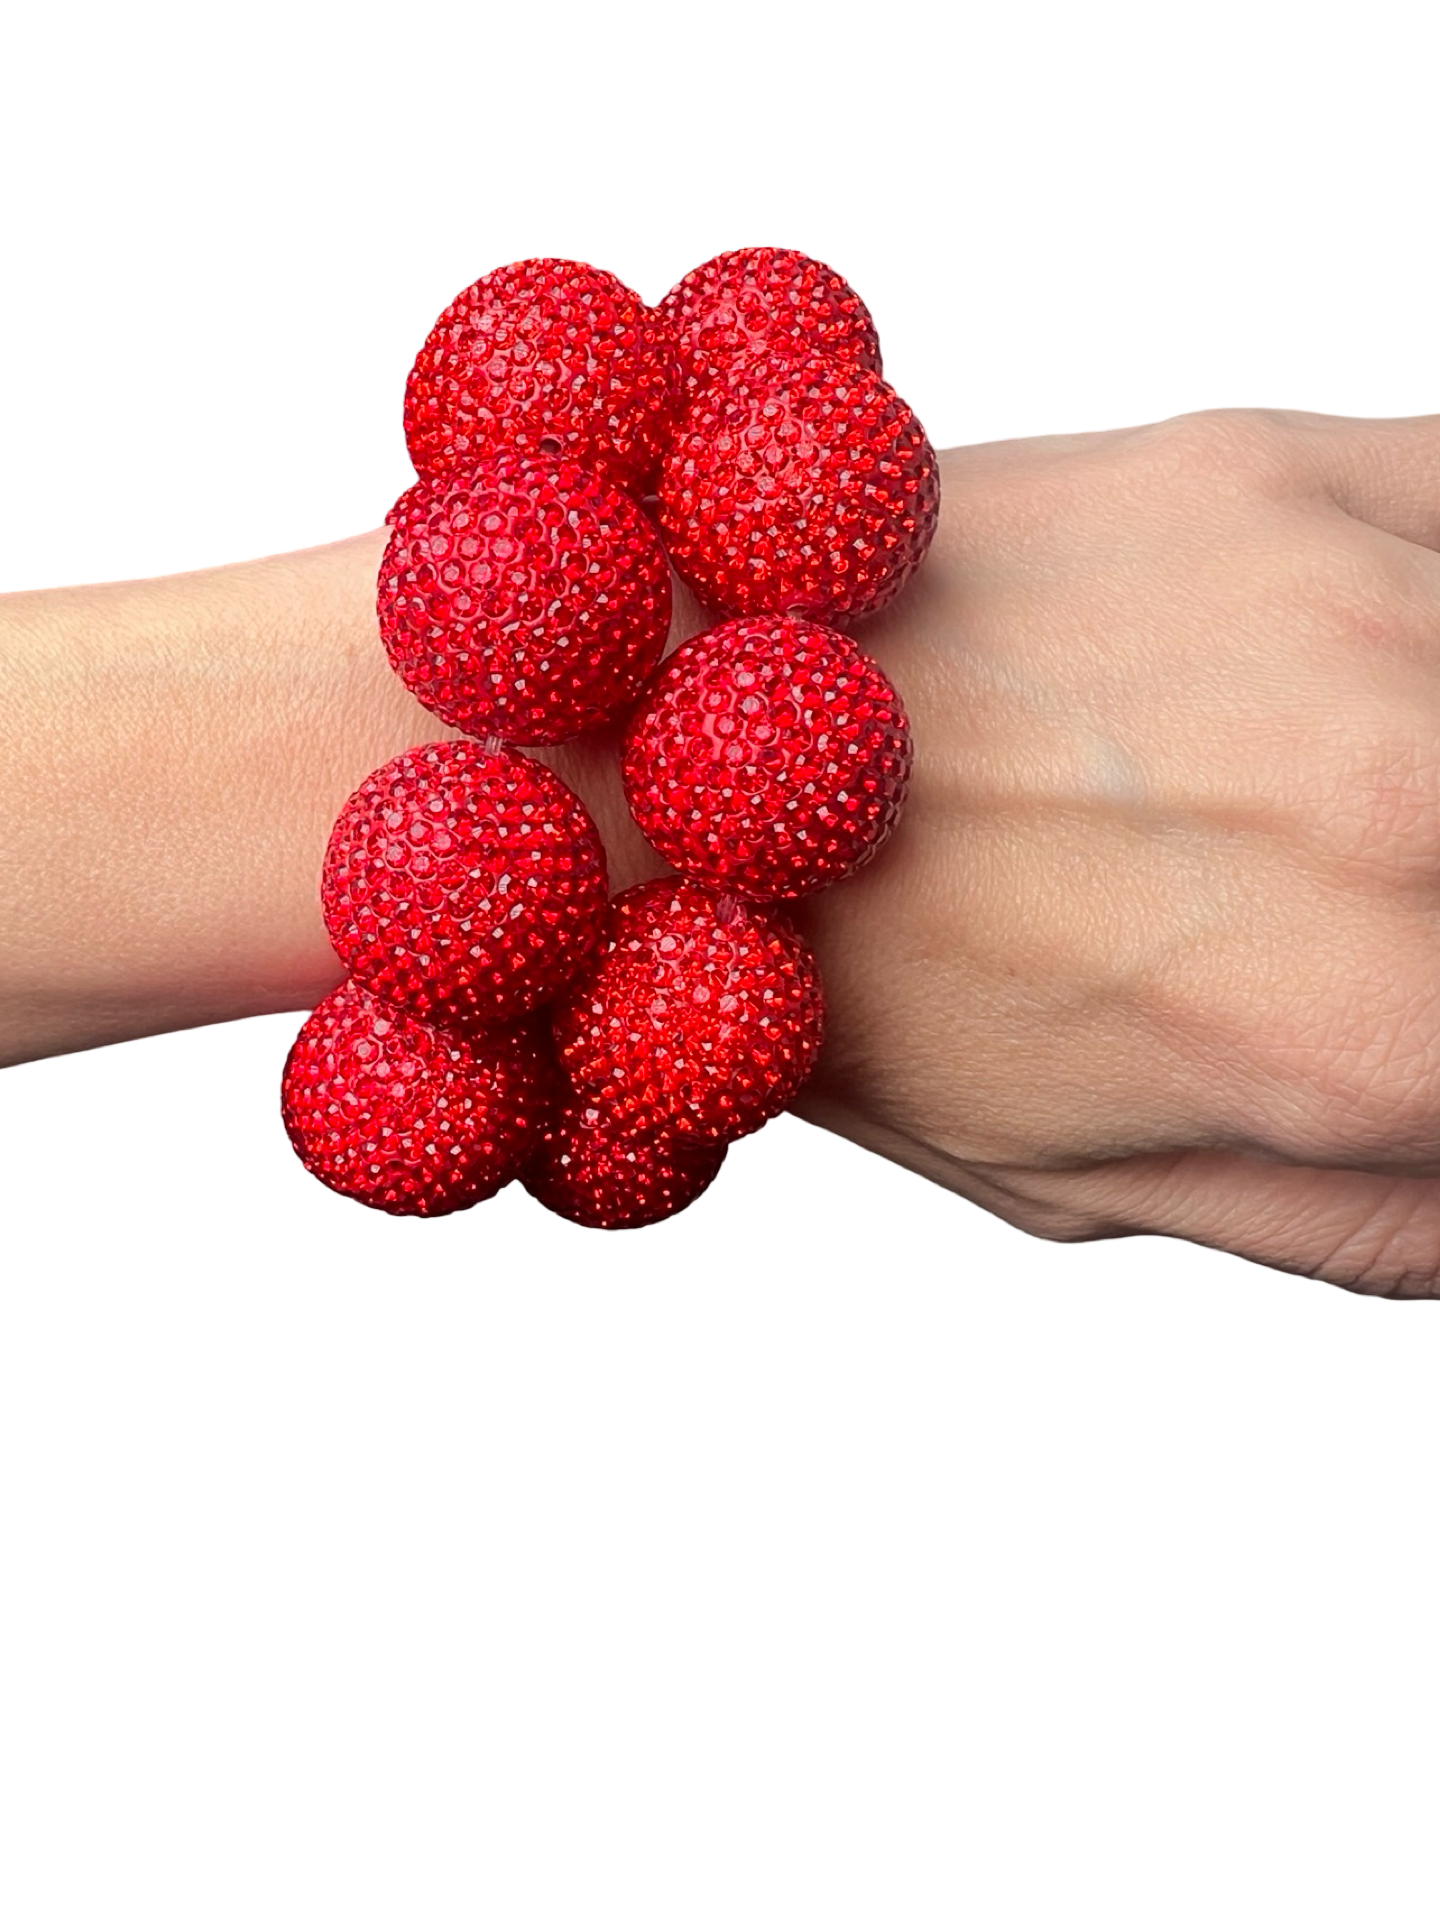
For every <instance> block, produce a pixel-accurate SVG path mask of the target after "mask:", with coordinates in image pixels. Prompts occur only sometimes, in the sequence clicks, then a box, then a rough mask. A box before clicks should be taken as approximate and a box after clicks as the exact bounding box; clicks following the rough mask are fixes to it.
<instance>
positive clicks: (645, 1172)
mask: <svg viewBox="0 0 1440 1920" xmlns="http://www.w3.org/2000/svg"><path fill="white" fill-rule="evenodd" d="M725 1153H726V1147H725V1143H724V1142H723V1141H710V1140H688V1139H686V1138H685V1137H684V1136H683V1135H677V1134H672V1133H667V1132H663V1131H654V1130H646V1129H645V1128H642V1127H635V1126H631V1125H624V1124H616V1123H615V1122H614V1121H613V1120H609V1119H607V1117H606V1115H605V1113H604V1112H603V1111H602V1109H601V1108H599V1107H597V1106H593V1105H589V1104H587V1103H586V1102H584V1101H574V1100H572V1101H569V1102H567V1103H566V1104H565V1105H564V1106H563V1107H562V1108H560V1109H559V1110H558V1111H557V1112H556V1114H555V1116H554V1118H553V1119H552V1120H551V1122H550V1124H549V1126H548V1127H547V1128H546V1129H545V1137H544V1141H543V1143H542V1145H541V1147H540V1149H539V1151H538V1152H537V1154H536V1156H535V1158H534V1159H533V1160H532V1161H530V1162H529V1164H528V1165H527V1166H526V1167H525V1169H524V1170H523V1172H522V1173H521V1176H520V1178H521V1182H522V1184H523V1185H524V1186H525V1187H526V1188H527V1190H528V1191H529V1192H530V1193H532V1194H533V1195H534V1197H535V1198H536V1199H537V1200H538V1201H540V1203H541V1205H542V1206H545V1207H548V1208H549V1209H550V1211H551V1212H552V1213H558V1214H560V1215H562V1216H563V1217H564V1218H565V1219H566V1220H573V1221H574V1222H575V1224H576V1225H577V1226H582V1227H609V1228H619V1227H646V1226H652V1225H653V1224H654V1223H655V1222H656V1221H657V1220H664V1219H667V1218H668V1217H669V1216H670V1215H671V1214H672V1213H679V1212H680V1211H681V1209H682V1208H684V1207H688V1206H689V1205H690V1202H691V1201H692V1200H696V1199H698V1198H699V1196H700V1195H701V1194H702V1193H703V1192H704V1191H705V1189H706V1188H707V1187H708V1186H709V1185H710V1183H711V1181H712V1180H714V1178H715V1176H716V1174H717V1173H719V1171H720V1166H721V1162H722V1161H723V1160H724V1158H725Z"/></svg>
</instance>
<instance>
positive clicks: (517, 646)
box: [376, 449, 670, 745]
mask: <svg viewBox="0 0 1440 1920" xmlns="http://www.w3.org/2000/svg"><path fill="white" fill-rule="evenodd" d="M393 515H394V518H393V520H392V523H391V530H390V538H389V541H388V543H387V545H386V548H385V557H384V559H383V561H382V562H381V566H380V581H379V589H378V593H377V596H376V607H377V611H378V614H379V620H380V637H381V639H382V640H383V641H384V643H385V652H386V654H387V656H388V658H389V661H390V664H391V666H392V667H394V669H395V671H396V672H397V673H398V674H399V676H400V678H401V679H402V680H403V681H404V683H405V685H406V686H407V687H408V688H409V689H410V691H411V693H413V694H414V695H415V698H416V699H417V700H418V701H419V702H420V703H421V705H422V706H424V707H428V708H429V710H430V712H431V713H433V714H436V715H438V717H439V718H440V719H441V720H443V721H445V723H446V724H447V725H448V726H452V727H458V728H459V729H460V731H461V732H462V733H470V734H475V735H477V736H481V737H484V736H488V735H494V736H497V737H499V738H501V739H505V740H513V741H519V742H521V743H522V744H525V745H537V744H541V743H544V742H549V741H556V740H567V739H569V738H570V737H571V736H572V735H574V734H577V733H583V732H586V731H588V730H589V729H590V728H592V727H597V726H603V725H605V724H607V723H608V722H610V721H612V720H614V719H616V718H617V717H618V716H619V715H621V714H622V713H624V712H625V711H626V710H627V709H628V708H629V707H630V706H632V705H633V703H634V700H635V696H636V695H637V694H638V692H639V691H640V688H641V687H642V686H643V685H644V683H645V680H646V677H647V676H648V675H649V673H650V671H651V669H652V668H653V667H654V665H655V662H656V661H657V660H658V659H659V658H660V654H661V652H662V650H663V648H664V645H665V636H666V634H667V633H668V632H669V629H670V568H669V565H668V563H667V561H666V558H665V549H664V547H663V546H662V545H661V543H660V536H659V534H658V533H657V532H656V530H655V527H654V526H653V524H652V523H651V522H650V521H649V520H648V519H647V518H646V516H645V515H644V514H643V513H642V512H641V511H640V509H639V507H638V506H636V504H635V502H634V501H633V500H632V499H630V497H629V496H628V495H627V494H624V493H622V492H621V491H620V490H619V488H618V487H614V486H612V485H610V484H609V482H608V481H603V480H599V479H597V478H596V477H595V476H594V475H592V474H591V473H590V472H589V471H588V470H587V469H586V468H584V467H578V466H576V465H575V463H574V462H573V461H561V462H550V461H540V460H536V459H534V458H532V457H531V456H529V455H526V454H520V453H516V452H515V451H514V450H513V449H512V450H507V451H505V452H502V453H498V454H496V455H495V456H494V458H493V459H489V460H484V461H482V462H480V463H479V464H477V465H476V466H473V467H469V468H467V469H466V470H465V471H464V472H463V473H461V474H457V475H455V476H454V477H452V478H451V479H450V480H449V481H448V482H440V483H437V484H436V485H435V486H433V487H425V486H420V485H418V483H417V486H416V487H412V488H410V489H409V490H408V491H407V492H405V493H404V494H402V495H401V497H400V499H399V500H398V501H397V502H396V504H395V507H394V509H393Z"/></svg>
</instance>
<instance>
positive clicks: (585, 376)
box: [405, 259, 680, 490]
mask: <svg viewBox="0 0 1440 1920" xmlns="http://www.w3.org/2000/svg"><path fill="white" fill-rule="evenodd" d="M679 403H680V377H679V365H678V360H677V357H676V353H675V343H674V336H673V335H672V333H671V331H670V328H669V325H668V323H667V322H666V321H665V320H663V319H662V318H661V317H660V316H659V315H658V314H657V313H656V312H655V311H654V309H653V308H651V307H647V306H646V304H645V302H644V301H643V300H642V299H641V298H640V296H639V295H638V294H637V293H633V292H632V291H631V290H630V288H629V287H627V286H626V285H625V284H624V282H623V281H621V280H617V279H616V277H615V275H614V274H613V273H605V272H603V271H602V270H601V269H600V268H598V267H592V266H587V265H586V264H585V263H584V262H583V261H580V260H553V259H536V260H516V261H513V262H512V263H511V264H510V265H508V266H504V267H497V268H496V269H495V270H494V272H493V273H487V274H485V275H483V276H482V277H481V278H480V279H479V280H477V281H476V282H475V283H474V285H473V286H469V287H466V288H465V290H464V291H463V292H462V293H459V294H457V295H456V297H455V298H454V299H453V300H452V301H451V303H450V305H449V306H448V307H447V308H446V309H445V311H444V312H443V313H442V314H441V315H440V318H439V319H438V320H437V321H436V322H435V325H434V326H433V327H432V328H431V330H430V333H429V336H428V337H427V339H426V341H425V344H424V345H423V346H422V347H421V349H420V352H419V354H418V355H417V356H416V359H415V364H414V365H413V367H412V368H411V370H410V377H409V379H408V381H407V382H406V386H405V440H406V444H407V446H408V447H409V449H410V457H411V459H412V460H413V461H414V463H415V471H416V472H417V473H420V474H426V475H431V476H435V475H440V474H446V473H453V472H454V471H456V469H457V468H460V467H463V466H466V465H468V464H469V463H470V462H472V461H474V460H476V459H479V458H482V457H483V456H484V455H486V454H488V453H492V452H494V451H495V450H496V449H497V448H498V447H500V446H503V445H507V444H508V445H511V446H518V447H525V448H528V449H529V450H530V451H532V452H538V453H541V454H556V453H565V454H569V455H570V456H572V457H573V458H574V459H576V460H578V461H579V462H580V463H581V464H582V465H583V466H588V467H593V468H595V469H597V470H599V471H602V472H605V473H606V474H608V475H609V476H610V477H611V478H612V479H613V480H615V481H616V482H617V483H618V484H619V485H621V486H624V487H628V488H630V489H632V490H643V488H644V487H645V486H646V484H647V483H648V481H649V478H650V476H651V475H652V474H653V471H654V468H655V465H656V462H657V459H658V457H659V453H660V449H661V446H662V444H663V442H664V440H665V438H666V436H667V434H668V433H669V431H670V429H671V427H672V425H673V423H674V419H675V414H676V411H677V408H678V406H679Z"/></svg>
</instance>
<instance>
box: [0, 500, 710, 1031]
mask: <svg viewBox="0 0 1440 1920" xmlns="http://www.w3.org/2000/svg"><path fill="white" fill-rule="evenodd" d="M384 538H385V536H384V533H383V532H382V531H380V530H376V531H374V532H372V533H366V534H361V535H358V536H357V537H356V538H354V539H351V540H345V541H340V542H337V543H336V544H334V545H332V546H324V547H314V548H310V549H308V550H306V551H304V552H301V553H293V554H284V555H280V556H277V557H275V558H271V559H265V560H256V561H248V562H245V563H243V564H241V565H238V566H230V567H221V568H215V569H211V570H208V571H205V572H201V573H190V574H180V575H176V576H174V577H172V578H169V579H160V580H146V581H127V582H122V583H118V584H113V585H105V586H89V587H74V588H61V589H58V590H55V591H53V592H44V593H24V594H13V595H9V596H6V597H4V598H0V650H3V657H4V659H5V662H6V686H5V693H4V697H3V702H0V751H3V753H4V764H5V768H6V774H7V787H8V793H9V809H8V811H9V819H8V823H7V824H8V828H9V831H8V832H7V833H6V834H5V835H4V837H3V839H0V899H3V901H4V909H3V922H0V924H3V929H4V935H3V942H0V1064H14V1063H16V1062H18V1061H21V1060H27V1059H35V1058H38V1057H41V1056H43V1055H47V1054H55V1053H64V1052H72V1051H76V1050H78V1049H81V1048H85V1047H95V1046H103V1045H106V1044H108V1043H110V1042H113V1041H118V1040H126V1039H132V1038H136V1037H138V1036H140V1035H143V1034H151V1033H160V1032H165V1031H169V1030H171V1029H174V1028H180V1027H190V1026H200V1025H203V1024H206V1023H208V1022H210V1021H217V1020H232V1019H237V1018H241V1017H243V1016H246V1015H249V1014H257V1013H274V1012H278V1011H283V1010H286V1009H291V1008H296V1009H298V1008H304V1007H309V1006H313V1005H314V1003H315V1002H316V1001H317V1000H318V999H319V998H320V997H321V995H323V994H324V993H326V992H327V991H328V990H329V989H330V988H331V987H332V986H334V985H336V984H337V983H338V982H339V980H340V979H341V978H342V976H343V969H342V968H341V966H340V963H339V962H338V961H337V959H336V957H335V955H334V953H333V952H332V951H331V948H330V945H329V943H328V941H327V939H326V936H325V928H324V924H323V921H322V919H321V915H320V904H319V873H320V862H321V858H322V855H323V853H324V849H325V842H326V839H327V836H328V834H329V830H330V824H331V822H332V820H333V819H334V817H335V814H336V813H337V812H338V811H339V808H340V806H341V805H342V803H343V802H344V800H345V798H346V796H347V795H348V794H349V793H350V792H351V791H352V790H353V789H354V788H355V787H356V786H357V785H358V784H359V782H360V780H361V779H362V778H363V777H364V775H365V774H367V773H368V772H370V770H371V769H372V768H374V767H376V766H379V765H380V764H381V763H382V762H383V761H385V760H387V759H389V758H390V757H391V756H392V755H393V754H396V753H399V752H401V751H402V750H403V749H405V748H406V747H410V746H414V745H416V744H417V743H419V742H421V741H424V740H436V739H450V738H455V737H457V736H456V735H455V734H454V732H453V730H452V729H450V728H447V727H445V726H444V725H443V724H442V723H441V722H440V721H438V720H436V719H435V718H434V716H433V715H431V714H429V713H427V712H426V710H425V709H424V708H423V707H421V706H420V705H419V703H418V702H417V701H416V700H415V699H414V698H413V697H412V696H411V695H410V694H409V693H408V692H407V691H406V689H405V688H404V686H403V685H402V684H401V682H400V681H399V679H398V678H397V676H396V675H395V674H394V673H393V672H391V670H390V667H389V664H388V662H387V661H386V658H385V653H384V649H383V647H382V646H381V644H380V640H379V636H378V633H377V631H376V624H375V610H374V585H375V573H376V569H377V566H378V564H379V559H380V554H381V551H382V549H383V546H384ZM696 624H698V621H697V620H696V618H695V614H694V608H693V604H692V603H690V602H689V601H688V599H686V598H684V597H683V596H682V597H681V603H680V607H679V608H678V610H677V617H676V631H677V633H678V632H680V631H689V630H691V629H692V628H693V626H694V625H696ZM540 757H541V758H543V759H545V760H547V761H549V763H550V764H551V765H552V766H554V767H555V768H556V770H557V771H558V772H560V773H561V774H562V776H563V777H565V778H566V779H568V780H569V781H570V782H571V784H572V785H574V786H575V787H576V789H577V791H579V792H581V794H582V796H583V797H584V799H585V800H586V802H587V804H588V805H590V806H591V808H592V810H593V811H594V812H595V813H596V816H597V819H598V821H599V824H600V827H601V831H602V833H603V835H604V838H605V842H606V846H607V850H608V851H609V853H610V856H611V865H612V876H611V877H612V885H614V886H622V885H625V884H628V882H629V881H631V880H632V879H637V878H639V877H641V876H642V874H646V873H651V872H658V871H663V867H662V865H661V863H659V862H658V861H656V860H655V858H654V856H653V855H651V854H650V853H649V851H648V849H647V848H646V847H645V845H644V842H643V841H641V840H640V838H639V835H638V833H637V832H636V830H635V828H634V827H633V825H632V823H631V822H630V820H629V817H628V814H627V813H626V811H625V807H624V801H623V795H622V793H621V789H620V786H619V779H618V769H617V767H616V765H615V759H616V756H615V752H614V748H613V743H612V742H607V741H605V740H603V739H598V738H597V739H595V740H590V739H585V740H582V741H578V742H576V743H574V744H572V745H569V746H565V747H560V748H552V749H547V750H545V751H543V752H542V753H541V755H540Z"/></svg>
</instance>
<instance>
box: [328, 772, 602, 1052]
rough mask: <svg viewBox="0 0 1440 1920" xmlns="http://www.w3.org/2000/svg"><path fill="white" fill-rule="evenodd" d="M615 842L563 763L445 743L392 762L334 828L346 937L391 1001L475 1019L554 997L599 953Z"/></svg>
mask: <svg viewBox="0 0 1440 1920" xmlns="http://www.w3.org/2000/svg"><path fill="white" fill-rule="evenodd" d="M606 884H607V883H606V871H605V849H604V847H603V845H602V843H601V840H600V835H599V833H598V832H597V830H596V827H595V823H594V822H593V821H592V820H591V818H590V816H589V814H588V813H587V812H586V811H585V809H584V807H583V806H582V805H581V803H580V801H579V800H578V799H577V798H576V797H575V795H574V794H573V793H572V792H571V791H570V789H569V787H567V786H566V785H565V783H564V781H563V780H561V779H560V778H559V777H558V775H556V774H553V773H552V772H551V771H550V769H549V768H548V767H542V766H540V765H539V764H538V763H537V762H535V761H533V760H529V759H527V758H526V757H525V755H524V754H522V753H510V752H505V751H503V750H502V751H501V752H498V753H490V752H487V751H486V750H485V748H483V747H482V746H480V745H479V744H477V743H476V742H475V741H472V740H436V741H431V742H429V743H428V744H427V745H425V746H419V747H411V748H410V749H409V750H408V752H405V753H401V754H397V755H396V756H395V758H394V759H393V760H387V761H386V763H385V764H384V766H383V767H377V768H376V770H375V771H374V772H373V773H371V774H369V775H367V777H366V778H365V780H364V781H362V782H361V784H360V786H359V787H358V788H357V789H356V791H355V792H354V793H353V794H352V795H351V796H350V798H349V799H348V800H347V801H346V803H345V805H344V807H343V808H342V809H341V811H340V814H339V816H338V817H337V819H336V821H335V824H334V826H333V828H332V829H331V833H330V840H329V844H328V846H327V847H326V850H325V860H324V865H323V869H322V874H321V905H322V907H323V910H324V915H325V926H326V930H327V932H328V933H329V935H330V940H331V944H332V945H333V946H334V948H335V951H336V953H337V954H339V956H340V958H341V959H342V960H343V961H344V962H345V965H346V966H347V967H348V968H349V970H350V971H351V973H352V974H353V975H354V976H355V977H356V979H357V980H358V981H359V982H360V983H361V984H362V985H364V986H366V987H368V988H370V990H371V991H372V992H374V993H377V994H379V995H380V996H381V997H382V998H383V999H386V1000H392V1001H398V1002H402V1003H403V1004H404V1005H405V1006H406V1007H407V1008H408V1009H409V1010H410V1011H411V1012H413V1013H417V1014H420V1015H427V1016H429V1017H431V1018H434V1019H439V1020H442V1021H445V1022H447V1023H450V1024H454V1025H457V1026H460V1027H462V1028H465V1029H469V1028H471V1027H473V1026H475V1025H476V1024H484V1023H486V1022H489V1021H494V1020H510V1019H514V1018H515V1017H517V1016H518V1015H520V1014H523V1013H526V1012H528V1011H529V1009H530V1008H532V1007H535V1006H538V1005H539V1004H540V1002H541V1001H544V1000H549V999H551V998H552V997H553V996H554V995H555V994H557V993H558V992H559V991H560V990H561V988H562V987H564V986H565V984H566V983H567V982H568V981H569V979H570V978H571V976H572V975H573V974H574V973H575V972H576V970H577V969H578V968H579V967H581V966H582V965H584V963H585V962H586V961H587V960H588V959H589V958H590V956H591V954H592V952H593V950H594V947H595V944H596V941H597V940H598V938H599V934H600V929H601V925H602V923H603V919H604V914H605V906H606Z"/></svg>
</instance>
